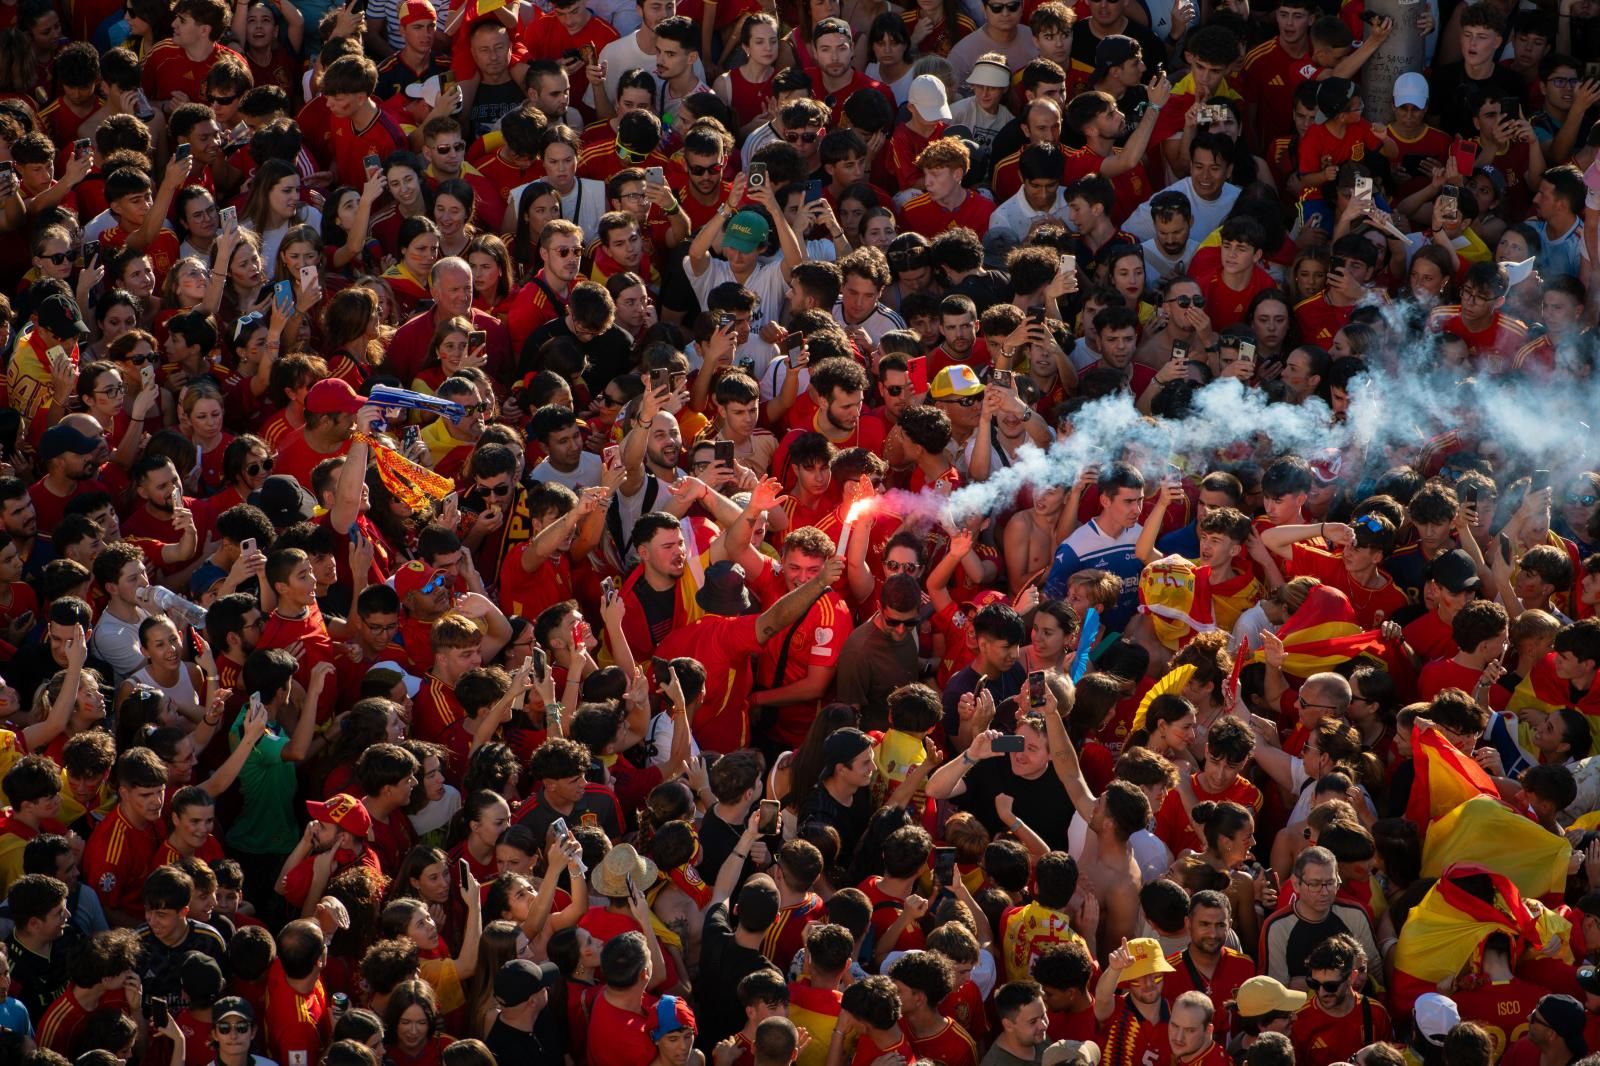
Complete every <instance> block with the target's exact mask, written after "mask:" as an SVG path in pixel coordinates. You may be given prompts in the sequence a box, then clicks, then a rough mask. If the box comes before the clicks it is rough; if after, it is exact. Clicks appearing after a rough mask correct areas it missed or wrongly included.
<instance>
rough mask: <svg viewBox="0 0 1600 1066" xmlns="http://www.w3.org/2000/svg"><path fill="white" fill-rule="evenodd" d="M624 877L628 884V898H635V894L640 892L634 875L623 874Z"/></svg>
mask: <svg viewBox="0 0 1600 1066" xmlns="http://www.w3.org/2000/svg"><path fill="white" fill-rule="evenodd" d="M622 879H623V881H625V882H626V883H627V885H628V898H629V899H633V898H634V897H635V896H637V895H638V894H639V886H638V885H635V884H634V883H633V875H632V874H623V875H622Z"/></svg>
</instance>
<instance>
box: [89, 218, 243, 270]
mask: <svg viewBox="0 0 1600 1066" xmlns="http://www.w3.org/2000/svg"><path fill="white" fill-rule="evenodd" d="M228 210H230V211H231V210H233V209H232V208H231V207H230V208H229V209H228ZM99 258H100V242H99V241H84V242H83V261H84V263H85V264H88V263H92V262H94V261H95V260H96V259H99Z"/></svg>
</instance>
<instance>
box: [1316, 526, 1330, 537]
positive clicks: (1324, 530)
mask: <svg viewBox="0 0 1600 1066" xmlns="http://www.w3.org/2000/svg"><path fill="white" fill-rule="evenodd" d="M1317 536H1319V537H1321V538H1322V539H1323V540H1327V539H1328V523H1326V522H1319V523H1317Z"/></svg>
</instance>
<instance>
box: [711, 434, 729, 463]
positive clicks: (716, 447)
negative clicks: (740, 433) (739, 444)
mask: <svg viewBox="0 0 1600 1066" xmlns="http://www.w3.org/2000/svg"><path fill="white" fill-rule="evenodd" d="M711 458H712V459H714V460H716V461H717V462H719V463H726V464H727V465H728V466H732V465H733V441H731V440H719V441H713V442H712V445H711Z"/></svg>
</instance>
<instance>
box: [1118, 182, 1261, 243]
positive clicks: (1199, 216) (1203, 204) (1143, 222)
mask: <svg viewBox="0 0 1600 1066" xmlns="http://www.w3.org/2000/svg"><path fill="white" fill-rule="evenodd" d="M1164 191H1167V192H1181V193H1182V194H1183V195H1184V196H1185V197H1187V198H1188V200H1189V208H1190V210H1192V211H1193V212H1194V225H1193V226H1191V227H1190V229H1189V237H1190V239H1192V240H1196V241H1204V240H1205V239H1206V238H1207V237H1209V236H1211V231H1212V230H1214V229H1216V228H1217V227H1218V226H1220V225H1222V222H1223V220H1224V219H1226V218H1227V217H1228V212H1229V211H1232V210H1233V202H1234V201H1235V200H1237V199H1238V198H1239V192H1240V189H1239V186H1237V185H1234V184H1232V183H1231V182H1223V184H1222V192H1221V193H1219V194H1218V195H1217V198H1216V199H1215V200H1202V199H1201V198H1200V196H1199V194H1198V193H1196V192H1195V191H1194V181H1193V179H1191V178H1184V179H1183V180H1181V181H1175V182H1173V183H1172V184H1171V185H1169V186H1167V188H1166V190H1164ZM1122 228H1123V229H1124V230H1127V231H1128V232H1129V233H1131V234H1133V235H1134V236H1135V237H1137V238H1139V239H1140V240H1141V241H1147V240H1149V239H1150V238H1152V237H1154V236H1155V235H1156V224H1155V221H1154V220H1153V219H1152V218H1151V217H1150V201H1149V200H1146V201H1145V202H1144V203H1142V204H1140V205H1139V206H1138V207H1136V208H1134V210H1133V214H1131V215H1129V216H1128V221H1126V222H1124V223H1123V224H1122Z"/></svg>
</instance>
